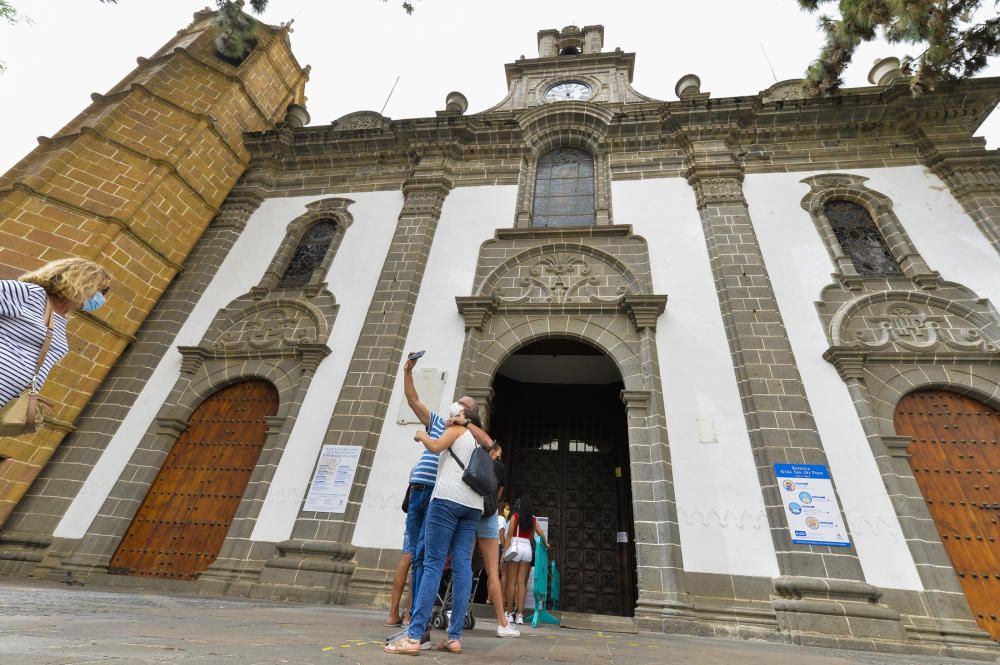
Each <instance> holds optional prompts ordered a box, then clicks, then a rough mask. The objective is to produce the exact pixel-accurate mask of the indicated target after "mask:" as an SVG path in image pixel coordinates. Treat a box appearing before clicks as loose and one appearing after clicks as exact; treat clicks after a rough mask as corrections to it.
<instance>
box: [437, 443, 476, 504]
mask: <svg viewBox="0 0 1000 665" xmlns="http://www.w3.org/2000/svg"><path fill="white" fill-rule="evenodd" d="M451 449H452V450H453V451H454V452H455V456H456V457H458V459H460V460H462V464H464V465H465V466H469V460H470V459H471V458H472V451H474V450H475V449H476V440H475V439H474V438H473V437H472V432H469V431H465V432H463V433H462V435H461V436H460V437H458V439H456V440H455V442H454V443H453V444H451ZM463 473H465V471H464V470H463V469H462V467H460V466H459V465H458V464H457V463H456V462H455V458H454V457H452V454H451V453H450V452H449V451H447V450H445V451H444V452H442V453H440V454H439V455H438V471H437V482H435V483H434V493H433V494H431V499H432V500H433V499H448V500H449V501H454V502H455V503H457V504H460V505H463V506H468V507H469V508H478V509H479V511H480V512H482V510H483V497H481V496H480V495H478V494H476V491H475V490H473V489H472V488H471V487H469V486H468V485H466V484H465V481H464V480H462V474H463Z"/></svg>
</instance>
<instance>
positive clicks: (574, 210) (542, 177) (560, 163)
mask: <svg viewBox="0 0 1000 665" xmlns="http://www.w3.org/2000/svg"><path fill="white" fill-rule="evenodd" d="M593 224H594V158H593V157H592V156H591V155H590V154H589V153H587V152H585V151H583V150H578V149H576V148H559V149H557V150H553V151H551V152H547V153H545V154H544V155H542V157H541V158H540V159H539V160H538V169H537V175H536V177H535V203H534V211H533V214H532V225H533V226H592V225H593Z"/></svg>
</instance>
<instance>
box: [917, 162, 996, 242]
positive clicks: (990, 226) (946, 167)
mask: <svg viewBox="0 0 1000 665" xmlns="http://www.w3.org/2000/svg"><path fill="white" fill-rule="evenodd" d="M927 166H928V167H929V168H930V170H931V171H932V172H933V173H934V174H935V175H936V176H938V177H939V178H941V180H943V181H944V183H945V184H946V185H947V186H948V189H949V190H951V193H952V196H954V197H955V199H956V200H957V201H958V202H959V203H960V204H961V205H962V208H964V209H965V212H966V213H968V215H969V217H971V218H972V221H974V222H975V223H976V226H978V227H979V230H980V231H982V232H983V235H984V236H986V239H987V240H989V241H990V244H991V245H993V248H994V249H995V250H996V251H997V252H1000V158H998V157H997V156H996V155H985V154H983V153H982V152H978V151H977V152H975V153H973V154H970V155H968V156H963V155H948V156H944V155H940V154H933V155H932V156H930V157H929V158H928V159H927Z"/></svg>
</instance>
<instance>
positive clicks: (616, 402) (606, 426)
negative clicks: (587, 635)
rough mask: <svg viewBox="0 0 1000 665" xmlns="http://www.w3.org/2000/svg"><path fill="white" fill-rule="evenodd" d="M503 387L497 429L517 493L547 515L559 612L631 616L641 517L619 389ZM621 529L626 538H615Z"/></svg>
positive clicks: (513, 493) (499, 387)
mask: <svg viewBox="0 0 1000 665" xmlns="http://www.w3.org/2000/svg"><path fill="white" fill-rule="evenodd" d="M496 390H497V415H496V425H497V432H496V433H497V435H498V436H499V437H500V438H501V440H502V441H506V443H505V446H506V447H505V451H509V454H506V453H505V455H506V459H507V460H508V462H509V465H510V466H509V471H508V473H509V482H508V485H509V488H510V493H511V496H515V497H516V496H521V495H524V494H527V495H528V496H530V497H532V499H533V502H534V504H535V510H536V512H537V514H539V515H544V516H547V517H548V518H549V539H550V541H551V543H552V548H553V556H554V557H555V559H556V562H557V565H558V566H559V570H560V576H561V584H560V596H561V597H560V603H559V609H563V610H568V611H571V612H585V613H591V614H612V615H619V616H632V615H633V614H634V612H635V601H636V580H635V546H634V523H633V520H632V493H631V486H630V476H629V463H628V444H627V431H626V422H625V408H624V406H623V404H622V403H621V400H620V399H619V393H620V390H621V385H620V384H618V385H611V386H591V385H583V386H573V385H562V384H560V385H550V384H523V383H517V382H514V381H510V380H509V379H504V378H503V377H498V384H497V388H496ZM501 392H502V393H503V394H502V395H501ZM619 532H624V533H625V534H627V541H628V542H625V543H619V542H618V538H617V534H618V533H619Z"/></svg>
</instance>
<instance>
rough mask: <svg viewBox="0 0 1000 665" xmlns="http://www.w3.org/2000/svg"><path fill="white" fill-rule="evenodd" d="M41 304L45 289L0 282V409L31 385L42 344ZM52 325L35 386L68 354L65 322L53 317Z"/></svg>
mask: <svg viewBox="0 0 1000 665" xmlns="http://www.w3.org/2000/svg"><path fill="white" fill-rule="evenodd" d="M45 301H46V295H45V289H43V288H42V287H40V286H38V285H37V284H26V283H24V282H17V281H14V280H0V408H3V407H4V405H6V404H7V402H9V401H11V400H12V399H14V398H15V397H17V396H18V395H20V394H21V392H22V391H24V389H25V388H27V387H28V384H29V383H31V375H32V374H33V373H34V370H35V363H36V362H38V352H39V351H41V349H42V343H43V342H44V341H45V332H46V330H45ZM52 324H53V334H52V343H51V344H50V345H49V352H48V354H47V355H46V357H45V362H44V363H43V364H42V369H41V371H40V372H39V375H38V379H39V384H41V383H44V382H45V377H47V376H48V375H49V372H50V371H51V370H52V366H53V365H55V364H56V363H57V362H59V360H60V359H62V357H63V356H65V355H66V353H68V352H69V343H68V342H67V340H66V319H64V318H63V317H61V316H59V315H58V314H55V313H53V314H52Z"/></svg>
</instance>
